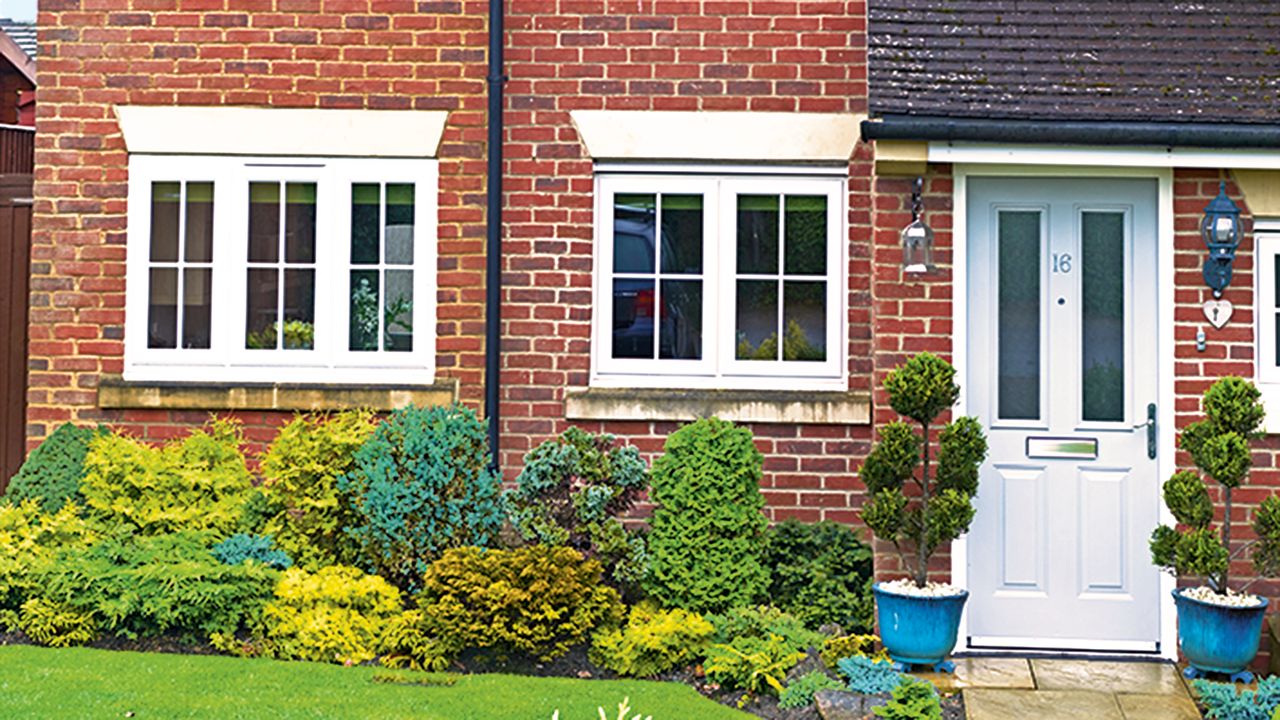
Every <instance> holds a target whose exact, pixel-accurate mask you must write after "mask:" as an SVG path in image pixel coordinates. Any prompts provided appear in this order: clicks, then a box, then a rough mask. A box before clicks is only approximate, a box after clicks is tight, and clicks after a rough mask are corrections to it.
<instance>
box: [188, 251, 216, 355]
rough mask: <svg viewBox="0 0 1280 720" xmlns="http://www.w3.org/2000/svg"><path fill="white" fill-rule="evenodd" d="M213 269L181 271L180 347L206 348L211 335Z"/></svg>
mask: <svg viewBox="0 0 1280 720" xmlns="http://www.w3.org/2000/svg"><path fill="white" fill-rule="evenodd" d="M212 312H213V270H212V269H210V268H187V269H185V270H183V271H182V347H184V348H208V347H209V339H210V337H211V336H212V331H211V328H212Z"/></svg>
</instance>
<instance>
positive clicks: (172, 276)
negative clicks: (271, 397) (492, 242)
mask: <svg viewBox="0 0 1280 720" xmlns="http://www.w3.org/2000/svg"><path fill="white" fill-rule="evenodd" d="M436 197H437V165H436V161H435V160H431V159H365V158H298V157H289V158H282V157H231V156H160V155H132V156H131V157H130V159H129V198H128V203H129V210H128V248H127V253H128V260H127V288H128V289H127V291H126V299H125V304H126V308H125V368H124V371H125V372H124V374H125V379H126V380H135V381H174V382H200V381H212V382H218V381H225V382H288V383H362V382H396V383H415V384H418V383H430V382H432V380H433V379H434V370H435V367H434V366H435V338H434V331H435V270H436V248H435V241H436Z"/></svg>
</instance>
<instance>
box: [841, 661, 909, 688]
mask: <svg viewBox="0 0 1280 720" xmlns="http://www.w3.org/2000/svg"><path fill="white" fill-rule="evenodd" d="M836 670H837V671H838V672H839V673H840V674H841V675H843V676H844V677H845V678H847V679H848V680H849V689H850V690H852V691H854V692H856V693H862V694H863V695H878V694H880V693H886V692H889V691H890V690H893V689H895V688H897V687H898V686H899V685H901V684H902V682H903V678H904V677H905V676H904V675H903V674H902V673H900V672H898V671H897V670H895V669H894V668H893V661H892V660H889V659H888V658H884V659H877V658H870V657H867V656H865V655H854V656H852V657H847V658H842V659H840V660H839V661H837V662H836Z"/></svg>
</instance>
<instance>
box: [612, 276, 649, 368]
mask: <svg viewBox="0 0 1280 720" xmlns="http://www.w3.org/2000/svg"><path fill="white" fill-rule="evenodd" d="M613 356H614V357H615V358H652V357H653V281H652V280H624V279H615V280H614V281H613Z"/></svg>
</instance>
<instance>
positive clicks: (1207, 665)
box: [1173, 590, 1267, 682]
mask: <svg viewBox="0 0 1280 720" xmlns="http://www.w3.org/2000/svg"><path fill="white" fill-rule="evenodd" d="M1173 601H1174V603H1175V604H1176V605H1177V607H1178V645H1179V646H1180V647H1181V648H1182V654H1183V655H1186V656H1187V662H1188V663H1189V664H1190V667H1188V668H1187V670H1186V675H1187V677H1201V676H1203V675H1204V673H1207V672H1215V673H1224V674H1226V675H1231V676H1232V680H1236V679H1240V680H1243V681H1244V682H1251V681H1252V680H1253V674H1252V673H1250V672H1248V671H1247V670H1245V668H1247V667H1249V663H1251V662H1253V658H1254V656H1255V655H1257V654H1258V641H1259V639H1260V638H1261V637H1262V617H1263V616H1264V615H1265V614H1266V612H1267V599H1266V598H1262V604H1261V605H1259V606H1257V607H1248V608H1236V607H1224V606H1222V605H1214V604H1212V603H1207V602H1202V601H1200V600H1196V599H1194V598H1189V597H1186V596H1184V595H1183V594H1182V591H1181V590H1174V591H1173Z"/></svg>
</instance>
